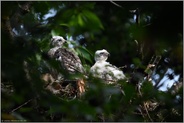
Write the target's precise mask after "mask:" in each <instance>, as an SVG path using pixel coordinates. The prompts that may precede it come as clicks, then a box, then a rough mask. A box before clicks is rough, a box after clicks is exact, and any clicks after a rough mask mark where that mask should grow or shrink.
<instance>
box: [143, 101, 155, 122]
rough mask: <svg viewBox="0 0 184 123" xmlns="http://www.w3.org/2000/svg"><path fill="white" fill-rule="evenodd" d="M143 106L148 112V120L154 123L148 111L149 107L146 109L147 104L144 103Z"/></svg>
mask: <svg viewBox="0 0 184 123" xmlns="http://www.w3.org/2000/svg"><path fill="white" fill-rule="evenodd" d="M143 105H144V109H145V110H146V114H147V115H148V118H149V119H150V121H151V122H153V120H152V118H151V116H150V115H149V112H148V109H147V107H146V104H145V102H143Z"/></svg>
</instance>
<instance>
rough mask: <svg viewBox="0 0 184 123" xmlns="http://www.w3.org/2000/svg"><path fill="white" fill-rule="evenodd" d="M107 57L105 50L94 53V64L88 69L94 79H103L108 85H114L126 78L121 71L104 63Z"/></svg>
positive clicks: (107, 53)
mask: <svg viewBox="0 0 184 123" xmlns="http://www.w3.org/2000/svg"><path fill="white" fill-rule="evenodd" d="M108 56H109V52H107V50H105V49H103V50H97V51H96V52H95V61H96V63H95V64H94V65H93V66H92V67H91V68H90V73H91V74H92V75H93V76H94V77H97V78H100V79H103V80H105V81H106V82H108V83H114V82H117V81H118V80H121V79H125V78H126V77H125V75H124V73H123V71H121V70H120V69H118V68H117V67H116V66H114V65H112V64H110V63H109V62H107V61H106V60H107V59H108Z"/></svg>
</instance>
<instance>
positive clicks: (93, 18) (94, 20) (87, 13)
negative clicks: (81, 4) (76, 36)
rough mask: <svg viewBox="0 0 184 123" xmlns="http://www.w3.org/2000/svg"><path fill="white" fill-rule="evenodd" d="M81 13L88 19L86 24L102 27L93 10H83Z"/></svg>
mask: <svg viewBox="0 0 184 123" xmlns="http://www.w3.org/2000/svg"><path fill="white" fill-rule="evenodd" d="M82 13H83V14H84V16H85V17H87V19H88V21H89V22H88V24H89V25H88V26H91V27H93V26H94V27H98V28H101V29H104V27H103V25H102V23H101V21H100V19H99V18H98V17H97V16H96V14H94V13H93V12H90V11H88V10H83V11H82ZM90 23H91V24H90Z"/></svg>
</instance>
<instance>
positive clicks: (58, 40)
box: [50, 36, 66, 47]
mask: <svg viewBox="0 0 184 123" xmlns="http://www.w3.org/2000/svg"><path fill="white" fill-rule="evenodd" d="M64 43H66V40H65V39H64V38H63V37H61V36H53V37H52V38H51V42H50V44H51V46H53V47H62V46H63V44H64Z"/></svg>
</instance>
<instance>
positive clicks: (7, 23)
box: [1, 1, 183, 122]
mask: <svg viewBox="0 0 184 123" xmlns="http://www.w3.org/2000/svg"><path fill="white" fill-rule="evenodd" d="M1 3H2V12H1V13H2V19H1V35H2V38H1V41H2V43H1V44H2V47H1V48H2V53H1V54H2V55H1V59H2V61H1V64H2V65H1V66H2V67H1V69H2V70H1V93H2V96H1V97H2V98H1V112H2V114H1V119H2V121H30V122H32V121H70V122H71V121H78V122H80V121H125V122H126V121H157V122H160V121H164V122H169V121H178V122H182V121H183V88H182V87H180V88H179V89H177V91H176V90H175V89H172V88H171V89H168V91H160V90H159V86H160V85H161V83H160V82H161V80H162V79H163V78H164V77H165V76H168V78H169V79H170V80H173V79H174V76H176V75H179V80H176V81H178V82H176V83H182V79H183V54H182V50H183V47H182V45H183V43H182V39H183V28H182V24H183V18H182V14H183V13H182V12H183V11H182V10H183V6H182V2H181V1H175V2H171V1H170V2H159V1H157V2H143V1H142V2H133V1H131V2H124V1H117V2H116V3H114V2H109V1H104V2H68V1H65V2H61V1H55V2H51V1H46V2H43V1H38V2H36V1H35V2H15V1H12V2H10V1H9V2H8V1H2V2H1ZM48 13H50V14H48ZM134 17H135V19H134ZM53 35H60V36H63V37H64V38H65V39H67V40H70V41H69V43H70V44H69V45H68V46H72V47H73V50H74V51H75V52H76V53H77V54H78V55H79V57H80V58H81V61H82V63H83V66H84V67H85V69H86V71H87V76H88V78H86V84H87V91H86V92H85V94H84V95H83V96H82V97H81V98H75V99H70V98H69V97H67V96H66V97H60V96H58V95H54V94H52V93H50V92H49V91H47V90H45V89H44V86H45V82H44V81H43V80H42V79H41V76H42V74H43V73H47V72H48V68H47V62H48V64H50V65H51V66H52V67H54V68H55V69H57V70H58V71H60V72H61V73H63V74H64V73H65V71H63V70H61V69H59V68H60V67H59V66H58V64H57V62H54V61H48V59H47V58H46V57H45V55H44V54H45V53H46V52H47V51H48V50H49V48H50V45H49V41H50V38H51V37H52V36H53ZM103 48H104V49H106V50H108V51H109V52H110V54H111V57H110V58H109V59H108V61H109V62H110V63H112V64H114V65H116V66H118V67H122V66H126V67H123V71H124V73H125V74H126V76H127V78H129V82H128V83H127V82H125V80H122V81H119V82H118V85H106V84H104V83H103V82H102V80H100V79H97V78H93V77H92V76H91V75H90V74H89V73H88V71H89V68H90V67H91V66H92V65H93V64H94V60H93V55H94V52H95V51H96V50H99V49H103ZM157 56H161V59H160V60H158V61H154V60H153V61H154V63H155V65H156V66H155V67H154V69H151V68H149V70H150V71H151V73H145V72H144V70H145V69H146V68H147V65H148V64H151V63H150V61H151V59H152V58H154V57H157ZM156 62H158V63H156ZM168 69H172V70H173V73H172V74H167V70H168ZM65 74H66V73H65ZM148 75H151V77H150V78H152V81H153V84H152V83H151V82H150V81H149V79H144V77H145V76H148ZM155 76H157V78H156V77H155ZM137 85H140V86H139V87H137ZM173 91H174V93H173Z"/></svg>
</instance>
